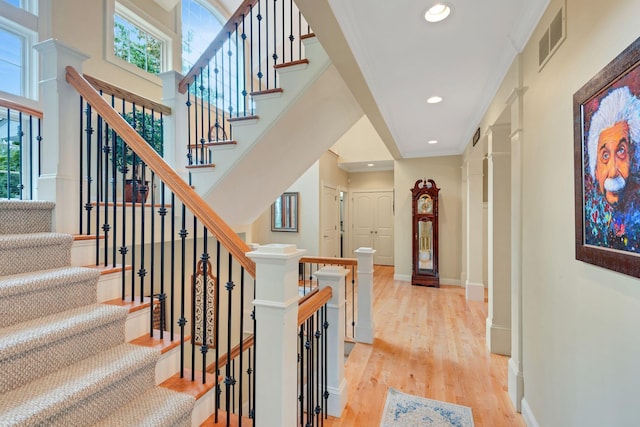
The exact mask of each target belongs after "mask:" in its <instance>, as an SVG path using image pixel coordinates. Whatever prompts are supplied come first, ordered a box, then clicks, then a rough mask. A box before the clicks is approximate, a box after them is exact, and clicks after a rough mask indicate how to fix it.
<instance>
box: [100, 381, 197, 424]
mask: <svg viewBox="0 0 640 427" xmlns="http://www.w3.org/2000/svg"><path fill="white" fill-rule="evenodd" d="M194 404H195V399H194V398H193V397H192V396H190V395H188V394H185V393H178V392H175V391H172V390H168V389H166V388H163V387H153V388H151V389H149V390H148V391H147V392H146V393H144V394H143V395H141V396H140V397H138V398H136V399H135V400H133V401H132V402H130V403H129V404H127V405H126V406H124V407H122V408H120V409H119V410H118V411H117V412H114V413H113V414H111V415H110V416H109V417H107V418H105V419H103V420H101V421H100V422H98V423H97V424H95V425H94V426H93V427H129V426H131V427H133V426H136V427H165V426H166V427H169V426H171V427H174V426H175V427H178V426H180V427H182V426H184V427H190V426H191V412H192V411H193V406H194Z"/></svg>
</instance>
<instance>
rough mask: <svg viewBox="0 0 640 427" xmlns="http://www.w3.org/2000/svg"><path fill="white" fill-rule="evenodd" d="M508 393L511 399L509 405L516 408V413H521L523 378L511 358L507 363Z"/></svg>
mask: <svg viewBox="0 0 640 427" xmlns="http://www.w3.org/2000/svg"><path fill="white" fill-rule="evenodd" d="M508 369H509V372H508V381H507V384H508V391H509V398H510V399H511V403H513V407H514V408H516V411H517V412H522V398H523V397H524V376H523V375H522V371H521V370H520V368H519V366H518V363H517V362H516V361H515V360H513V358H510V359H509V362H508Z"/></svg>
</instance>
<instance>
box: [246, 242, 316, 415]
mask: <svg viewBox="0 0 640 427" xmlns="http://www.w3.org/2000/svg"><path fill="white" fill-rule="evenodd" d="M305 252H306V251H304V250H301V249H297V248H296V246H295V245H283V244H271V245H263V246H260V247H259V248H258V249H257V250H255V251H253V252H249V253H247V256H248V257H249V258H251V259H252V260H254V261H255V263H256V299H255V300H254V302H253V304H254V306H255V310H256V322H257V324H258V330H257V331H256V332H257V333H256V394H257V395H258V396H260V398H259V399H257V401H256V417H257V419H259V420H260V423H261V424H264V425H266V426H282V427H293V426H295V425H296V408H297V405H296V402H297V381H298V377H297V371H296V369H295V367H296V365H297V353H298V343H297V332H298V299H299V295H298V262H299V261H300V258H301V257H302V255H303V254H304V253H305Z"/></svg>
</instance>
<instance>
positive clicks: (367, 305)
mask: <svg viewBox="0 0 640 427" xmlns="http://www.w3.org/2000/svg"><path fill="white" fill-rule="evenodd" d="M354 252H355V254H356V258H357V259H358V320H357V321H356V336H355V339H356V341H357V342H363V343H367V344H373V337H374V336H375V332H376V326H375V322H374V320H373V255H374V254H375V253H376V250H375V249H371V248H359V249H357V250H355V251H354Z"/></svg>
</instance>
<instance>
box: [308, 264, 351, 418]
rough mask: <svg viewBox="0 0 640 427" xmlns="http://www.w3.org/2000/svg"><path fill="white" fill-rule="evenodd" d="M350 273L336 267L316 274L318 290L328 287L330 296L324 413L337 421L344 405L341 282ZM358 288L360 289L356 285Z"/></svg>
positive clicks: (345, 387)
mask: <svg viewBox="0 0 640 427" xmlns="http://www.w3.org/2000/svg"><path fill="white" fill-rule="evenodd" d="M347 274H349V270H346V269H344V268H342V267H337V266H327V267H323V268H322V269H320V270H318V271H316V273H315V274H314V276H315V277H316V279H317V280H318V285H319V286H320V289H323V288H326V287H330V288H331V290H332V296H331V299H330V300H329V302H328V303H327V322H328V323H329V329H327V331H326V333H327V391H328V392H329V399H328V400H327V412H328V414H329V415H331V416H332V417H340V415H342V410H343V409H344V407H345V406H346V405H347V380H346V379H345V378H344V332H343V329H342V325H344V313H345V295H344V278H345V277H346V275H347ZM358 286H359V285H358Z"/></svg>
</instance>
